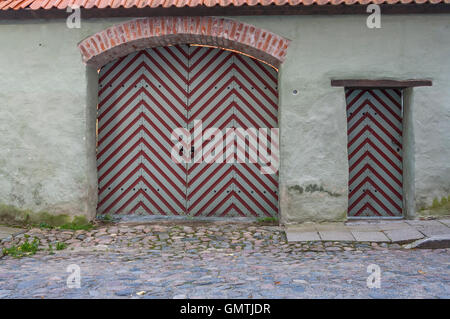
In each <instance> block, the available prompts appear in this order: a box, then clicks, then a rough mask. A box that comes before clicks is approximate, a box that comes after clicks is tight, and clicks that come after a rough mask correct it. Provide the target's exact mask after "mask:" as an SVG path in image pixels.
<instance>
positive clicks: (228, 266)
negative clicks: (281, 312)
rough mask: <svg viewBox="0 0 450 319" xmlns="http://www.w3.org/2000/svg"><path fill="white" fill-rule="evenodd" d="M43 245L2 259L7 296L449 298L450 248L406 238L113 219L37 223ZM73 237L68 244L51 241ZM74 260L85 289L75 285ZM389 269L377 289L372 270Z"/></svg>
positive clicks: (1, 284) (0, 290)
mask: <svg viewBox="0 0 450 319" xmlns="http://www.w3.org/2000/svg"><path fill="white" fill-rule="evenodd" d="M28 236H29V238H28V240H31V239H33V238H34V237H37V238H39V239H40V242H41V246H40V247H41V249H42V250H40V251H38V252H37V253H36V254H35V255H33V256H29V257H23V258H20V259H19V258H13V257H11V256H4V257H3V258H1V259H0V298H450V258H449V256H450V255H449V253H450V250H449V249H436V250H406V249H404V248H403V247H402V246H399V245H397V244H391V245H387V244H369V243H351V242H340V243H337V242H315V243H312V242H309V243H308V242H306V243H295V244H288V243H287V242H286V239H285V235H284V232H283V231H282V229H281V228H279V227H273V226H255V225H248V224H193V225H186V224H181V225H152V224H146V225H135V226H133V225H123V224H118V225H112V226H109V227H100V228H98V229H95V230H91V231H62V230H45V229H31V230H29V231H28V232H27V233H25V234H20V235H18V236H16V237H14V238H7V239H6V240H5V241H3V242H2V243H1V245H2V246H3V247H10V246H11V245H17V244H20V243H21V242H23V241H24V240H25V239H26V238H27V237H28ZM56 242H65V243H66V244H68V247H67V248H66V249H64V250H58V251H56V250H54V254H52V253H51V252H49V251H48V245H49V244H52V246H53V245H56ZM71 264H77V265H78V266H79V267H80V269H81V288H68V287H67V284H66V280H67V277H68V276H69V273H68V272H67V271H66V270H67V267H68V266H69V265H71ZM370 264H377V265H379V266H380V269H381V288H380V289H375V288H372V289H369V288H368V287H367V284H366V280H367V277H368V276H369V274H368V273H367V267H368V266H369V265H370Z"/></svg>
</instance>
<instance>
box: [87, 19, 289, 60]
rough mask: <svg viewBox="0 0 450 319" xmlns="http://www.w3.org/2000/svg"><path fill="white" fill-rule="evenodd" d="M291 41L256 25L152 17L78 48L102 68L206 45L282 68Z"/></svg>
mask: <svg viewBox="0 0 450 319" xmlns="http://www.w3.org/2000/svg"><path fill="white" fill-rule="evenodd" d="M289 43H290V40H288V39H286V38H283V37H281V36H279V35H276V34H274V33H272V32H269V31H266V30H264V29H260V28H257V27H255V26H253V25H250V24H246V23H242V22H239V21H236V20H232V19H225V18H215V17H151V18H140V19H135V20H131V21H127V22H123V23H120V24H117V25H114V26H112V27H110V28H108V29H105V30H103V31H100V32H98V33H96V34H94V35H92V36H90V37H88V38H86V39H84V40H83V41H81V42H80V43H79V44H78V47H79V48H80V51H81V55H82V58H83V61H84V62H85V63H86V64H88V65H90V66H93V67H96V68H100V67H101V66H103V65H105V64H106V63H108V62H110V61H112V60H114V59H117V58H119V57H122V56H125V55H128V54H130V53H132V52H135V51H139V50H142V49H145V48H152V47H157V46H168V45H175V44H203V45H211V46H216V47H220V48H225V49H231V50H236V51H240V52H243V53H245V54H248V55H251V56H253V57H255V58H257V59H260V60H263V61H265V62H267V63H270V64H272V65H273V66H275V67H279V66H280V64H281V63H282V62H283V61H284V59H285V57H286V53H287V48H288V46H289Z"/></svg>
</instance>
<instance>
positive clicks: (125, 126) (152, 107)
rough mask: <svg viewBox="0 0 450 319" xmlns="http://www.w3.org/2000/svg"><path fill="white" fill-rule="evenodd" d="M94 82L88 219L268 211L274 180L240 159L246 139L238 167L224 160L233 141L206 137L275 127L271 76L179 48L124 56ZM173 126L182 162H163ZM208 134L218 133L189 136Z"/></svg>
mask: <svg viewBox="0 0 450 319" xmlns="http://www.w3.org/2000/svg"><path fill="white" fill-rule="evenodd" d="M99 77H100V83H99V84H100V89H99V108H98V156H97V166H98V175H99V204H98V213H100V214H105V213H109V214H155V215H185V214H186V215H190V216H227V217H232V216H248V217H250V216H253V217H262V216H276V215H277V213H278V175H277V174H273V175H268V174H261V172H260V164H259V163H256V164H254V163H248V156H250V155H251V154H252V152H251V150H250V149H249V147H250V145H249V143H248V142H247V143H246V149H245V153H246V155H247V162H246V163H237V162H236V163H227V161H226V160H227V159H226V158H225V156H224V155H225V154H227V150H228V151H229V150H230V149H231V150H233V151H234V148H235V145H236V141H234V140H233V141H230V142H229V143H228V144H227V143H224V144H222V145H221V146H219V143H217V142H216V141H215V139H214V137H215V136H216V135H218V136H219V135H220V134H223V135H224V136H225V133H226V129H227V128H236V127H239V128H243V129H247V128H250V127H254V128H256V129H258V128H277V127H278V122H277V108H278V107H277V103H278V93H277V74H276V70H274V69H273V68H272V67H270V66H268V65H266V64H264V63H262V62H260V61H257V60H254V59H252V58H250V57H247V56H243V55H240V54H238V53H235V52H231V51H227V50H220V49H216V48H210V47H200V46H187V45H183V46H171V47H158V48H153V49H147V50H143V51H140V52H138V53H134V54H130V55H128V56H126V57H124V58H121V59H119V60H117V61H115V62H111V63H109V64H108V65H106V66H105V67H103V68H102V69H101V71H100V74H99ZM194 126H195V127H194ZM178 127H183V128H187V129H188V130H189V131H190V132H191V135H192V138H193V146H192V148H191V150H186V149H184V150H183V152H189V153H190V154H191V157H192V163H189V164H187V165H184V164H176V163H175V162H174V161H173V160H172V158H171V149H172V147H173V145H174V141H172V140H171V133H172V131H173V130H174V129H175V128H178ZM212 128H217V129H218V131H220V132H218V131H216V132H212V131H211V132H210V136H209V138H206V139H204V140H203V142H202V135H201V134H199V133H198V132H203V135H204V134H206V131H205V130H207V129H212ZM199 129H200V130H199ZM269 132H270V130H269ZM203 137H205V136H203ZM248 138H250V137H248ZM271 138H273V136H270V135H269V136H268V140H269V142H270V143H272V141H271ZM274 141H275V140H274ZM199 143H200V144H201V147H198V145H199ZM225 144H226V145H225ZM274 144H275V142H274ZM218 149H221V151H219V152H217V150H218ZM201 150H203V151H202V152H201ZM202 155H203V158H202ZM205 156H207V157H209V158H210V161H209V162H205V161H204V157H205ZM231 156H232V157H233V158H234V159H235V160H236V159H237V158H236V155H235V154H233V155H231ZM219 157H220V158H223V161H222V162H215V160H216V159H217V158H219ZM229 159H230V157H228V160H229Z"/></svg>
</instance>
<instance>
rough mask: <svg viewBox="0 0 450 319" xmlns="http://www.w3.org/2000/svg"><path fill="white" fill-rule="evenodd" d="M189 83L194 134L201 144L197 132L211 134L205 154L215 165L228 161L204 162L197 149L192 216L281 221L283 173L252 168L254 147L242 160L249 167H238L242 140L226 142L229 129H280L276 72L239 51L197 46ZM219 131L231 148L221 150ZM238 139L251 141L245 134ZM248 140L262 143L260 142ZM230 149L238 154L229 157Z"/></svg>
mask: <svg viewBox="0 0 450 319" xmlns="http://www.w3.org/2000/svg"><path fill="white" fill-rule="evenodd" d="M189 78H190V82H189V92H190V93H189V107H188V108H189V111H188V122H189V129H190V131H191V134H192V136H194V140H195V141H199V140H200V138H201V137H200V135H199V134H196V132H200V131H201V130H200V129H199V126H200V125H202V129H203V131H204V132H207V130H208V129H209V130H211V132H209V135H208V136H210V137H211V138H210V139H208V138H206V139H205V140H204V141H203V145H202V150H203V155H204V156H207V157H209V158H210V161H214V160H215V159H216V158H218V157H219V158H222V159H223V162H222V163H217V162H212V163H208V162H205V161H204V160H203V161H200V159H201V153H200V152H199V151H198V149H199V145H198V144H197V145H194V147H193V154H192V157H193V159H194V160H195V159H199V161H198V162H194V163H192V164H189V165H188V179H187V180H188V193H187V199H188V213H189V214H190V215H192V216H216V217H224V216H226V217H232V216H240V217H265V216H276V215H277V214H278V194H277V192H278V175H277V173H275V174H273V175H269V174H261V172H260V170H259V169H260V165H259V164H258V163H256V164H255V163H249V159H250V156H251V155H252V152H251V151H250V149H249V147H250V145H249V143H248V142H247V143H246V149H245V158H242V159H243V160H244V161H245V163H240V162H238V161H237V156H236V155H235V152H234V150H235V147H236V145H237V143H236V141H235V140H234V139H233V140H231V139H230V141H229V142H227V141H226V135H227V132H228V133H230V134H231V131H227V130H226V129H227V128H243V129H245V130H247V129H248V128H256V130H257V129H258V128H277V127H278V121H277V115H278V113H277V108H278V106H277V105H278V93H277V87H276V86H277V73H276V70H274V69H273V68H272V67H270V66H268V65H266V64H264V63H262V62H260V61H257V60H255V59H252V58H250V57H247V56H244V55H241V54H238V53H235V52H230V51H225V50H220V49H214V48H206V47H191V53H190V75H189ZM213 128H217V129H218V130H219V131H220V132H221V133H219V134H221V135H223V136H224V137H225V143H223V144H220V145H221V147H220V148H217V149H216V145H217V142H216V140H215V138H214V137H215V136H216V134H217V132H214V131H213ZM236 134H237V135H239V137H241V138H245V136H240V134H241V133H239V132H236ZM251 135H253V134H251ZM269 137H270V136H269ZM247 138H254V139H255V141H256V138H257V137H256V136H250V137H247ZM269 141H270V139H269ZM194 144H195V143H194ZM227 150H229V151H230V150H231V152H229V153H228V154H233V155H229V156H228V155H227ZM242 151H243V152H244V150H242ZM253 156H255V157H256V155H255V154H253ZM230 159H232V160H233V161H234V163H230ZM255 161H257V158H255Z"/></svg>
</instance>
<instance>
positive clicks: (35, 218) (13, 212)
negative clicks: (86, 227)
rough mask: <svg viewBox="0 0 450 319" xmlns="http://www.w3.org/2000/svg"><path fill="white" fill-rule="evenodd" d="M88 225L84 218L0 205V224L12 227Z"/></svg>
mask: <svg viewBox="0 0 450 319" xmlns="http://www.w3.org/2000/svg"><path fill="white" fill-rule="evenodd" d="M71 223H73V224H80V225H81V224H88V223H89V221H88V220H87V219H86V217H85V216H75V217H73V218H72V217H71V216H69V215H66V214H57V215H55V214H50V213H48V212H43V211H40V212H34V211H32V210H28V209H20V208H17V207H15V206H11V205H4V204H0V224H5V225H12V226H30V225H39V224H46V225H49V226H62V225H67V224H71Z"/></svg>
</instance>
